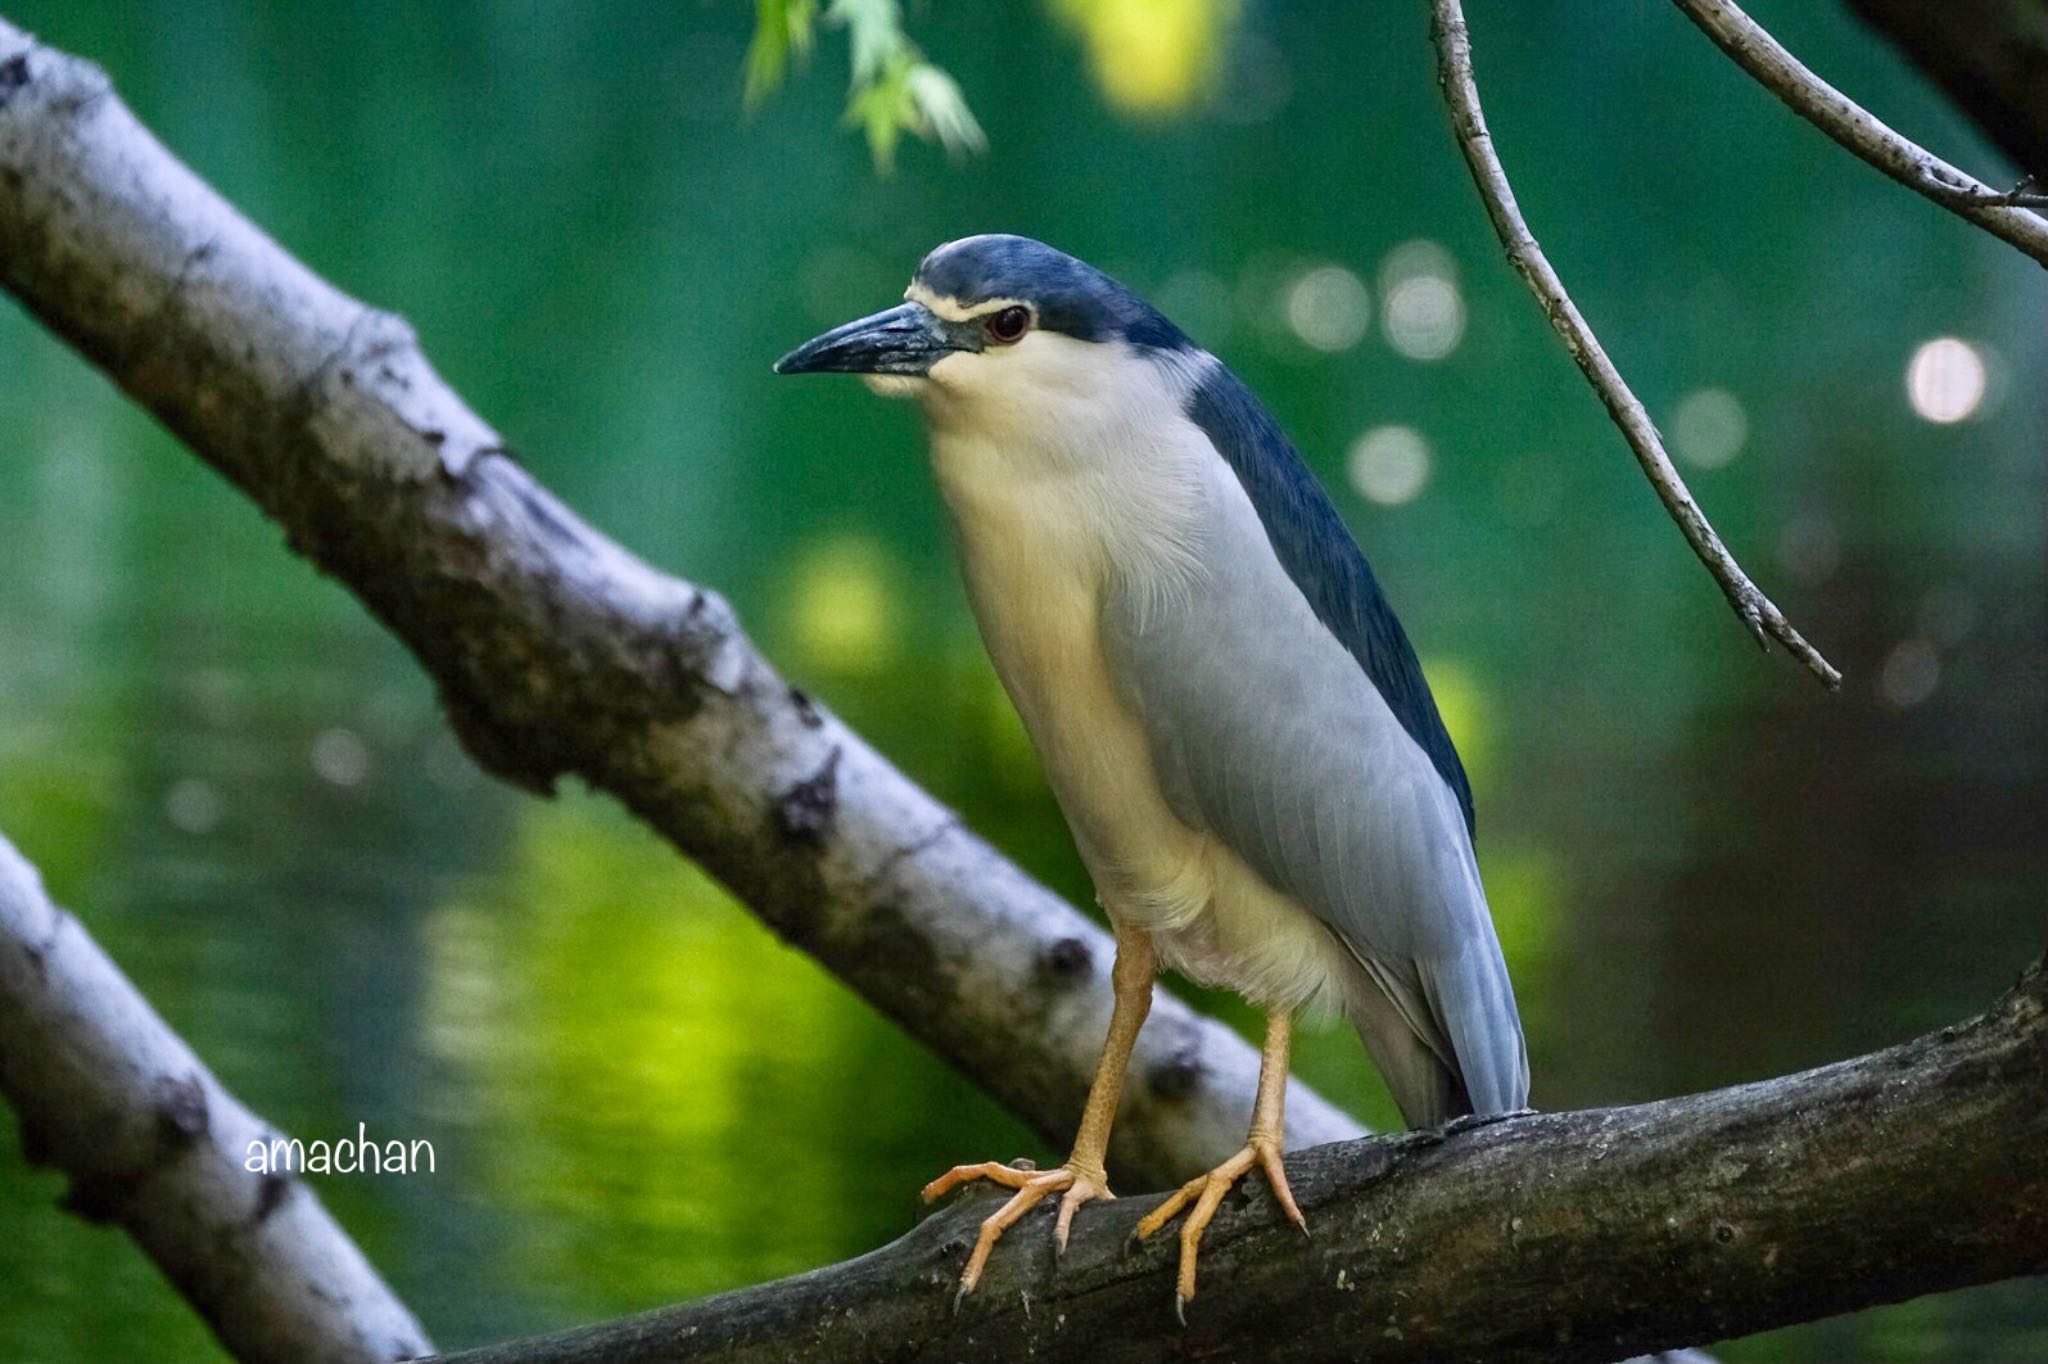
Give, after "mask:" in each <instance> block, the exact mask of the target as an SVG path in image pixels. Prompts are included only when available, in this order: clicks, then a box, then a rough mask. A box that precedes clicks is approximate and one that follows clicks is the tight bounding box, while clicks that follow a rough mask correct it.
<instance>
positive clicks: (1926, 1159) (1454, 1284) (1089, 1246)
mask: <svg viewBox="0 0 2048 1364" xmlns="http://www.w3.org/2000/svg"><path fill="white" fill-rule="evenodd" d="M1287 1167H1288V1177H1289V1179H1290V1181H1291V1182H1292V1183H1293V1185H1294V1191H1295V1194H1296V1196H1297V1197H1298V1198H1299V1199H1300V1200H1301V1205H1302V1208H1303V1210H1304V1211H1305V1212H1306V1213H1307V1214H1308V1219H1309V1226H1310V1228H1311V1230H1312V1232H1313V1239H1308V1240H1305V1239H1304V1238H1303V1237H1302V1236H1301V1234H1300V1233H1299V1232H1297V1231H1296V1230H1295V1229H1294V1228H1293V1227H1292V1226H1291V1225H1289V1223H1288V1222H1287V1220H1286V1219H1285V1218H1284V1217H1282V1216H1281V1215H1280V1213H1279V1210H1278V1209H1277V1208H1276V1207H1275V1206H1274V1204H1273V1201H1272V1198H1271V1196H1270V1195H1269V1194H1268V1193H1266V1192H1265V1190H1264V1187H1263V1186H1262V1185H1258V1186H1255V1188H1256V1192H1254V1193H1253V1194H1252V1195H1251V1196H1250V1197H1249V1198H1246V1197H1241V1196H1240V1197H1235V1198H1233V1200H1232V1205H1231V1206H1229V1207H1228V1208H1227V1209H1226V1211H1225V1212H1224V1214H1223V1215H1222V1216H1220V1217H1219V1218H1218V1219H1217V1221H1216V1222H1215V1223H1214V1224H1213V1225H1212V1226H1211V1227H1210V1229H1209V1233H1208V1237H1207V1239H1206V1240H1205V1241H1204V1243H1203V1244H1204V1249H1203V1252H1202V1272H1203V1282H1204V1283H1205V1284H1208V1285H1213V1287H1209V1288H1205V1289H1204V1291H1203V1293H1202V1296H1201V1297H1199V1298H1198V1299H1196V1300H1195V1301H1194V1302H1193V1303H1192V1304H1190V1305H1189V1312H1188V1327H1187V1329H1186V1330H1185V1331H1183V1330H1181V1329H1180V1328H1178V1327H1177V1326H1176V1325H1175V1323H1174V1318H1173V1272H1174V1248H1173V1246H1172V1245H1171V1238H1163V1239H1164V1240H1166V1241H1167V1244H1150V1245H1145V1246H1142V1247H1134V1246H1131V1245H1129V1244H1127V1238H1128V1237H1129V1235H1130V1233H1131V1228H1132V1227H1133V1225H1135V1224H1136V1222H1137V1220H1138V1218H1139V1217H1140V1216H1142V1215H1143V1214H1144V1212H1145V1211H1146V1210H1147V1208H1148V1207H1150V1206H1151V1205H1152V1204H1153V1203H1154V1202H1156V1201H1157V1200H1156V1199H1152V1198H1145V1199H1124V1200H1121V1201H1119V1202H1116V1203H1114V1204H1109V1205H1106V1206H1104V1207H1101V1208H1091V1209H1089V1215H1088V1216H1085V1217H1082V1218H1081V1219H1079V1220H1078V1221H1076V1223H1075V1228H1074V1239H1073V1242H1072V1244H1071V1245H1070V1246H1069V1247H1068V1250H1067V1253H1066V1255H1065V1257H1064V1258H1063V1259H1060V1260H1055V1259H1054V1257H1053V1253H1052V1245H1051V1233H1050V1229H1049V1222H1048V1221H1047V1219H1045V1218H1043V1217H1037V1218H1036V1220H1034V1221H1033V1222H1031V1223H1027V1224H1026V1225H1025V1226H1024V1227H1021V1228H1019V1229H1018V1230H1017V1231H1013V1232H1012V1233H1011V1234H1010V1238H1009V1239H1008V1240H1006V1241H1005V1242H1004V1243H1003V1247H1002V1249H1001V1250H1000V1251H998V1253H997V1254H996V1256H995V1259H994V1260H993V1261H992V1262H991V1265H990V1271H989V1276H988V1278H987V1280H986V1281H985V1282H984V1284H983V1286H982V1287H981V1288H980V1289H979V1290H977V1292H976V1294H975V1296H974V1297H972V1298H970V1299H968V1300H967V1301H966V1302H965V1303H964V1304H963V1305H962V1307H961V1309H960V1312H959V1315H958V1317H957V1318H955V1317H954V1316H952V1315H951V1314H950V1313H949V1304H950V1303H951V1300H952V1294H951V1291H950V1286H951V1282H952V1276H953V1274H954V1273H955V1272H956V1271H957V1268H958V1265H959V1262H960V1258H961V1255H962V1253H963V1250H964V1247H965V1245H966V1244H967V1243H968V1242H971V1241H972V1240H973V1230H974V1224H975V1220H976V1218H977V1217H979V1216H980V1215H982V1214H984V1213H986V1212H987V1211H988V1210H989V1208H990V1207H991V1206H992V1201H991V1200H988V1199H976V1200H975V1201H973V1202H972V1203H970V1204H967V1205H964V1206H961V1207H956V1208H951V1209H948V1210H946V1211H945V1212H943V1213H941V1214H940V1215H938V1216H935V1217H933V1218H931V1219H929V1220H927V1221H926V1222H925V1223H924V1224H923V1225H921V1226H919V1227H918V1228H917V1229H916V1230H914V1231H912V1232H911V1233H910V1234H909V1235H907V1236H905V1237H904V1238H903V1239H902V1240H900V1241H897V1242H895V1243H894V1244H893V1245H890V1246H888V1247H886V1248H884V1249H882V1250H879V1251H876V1252H875V1253H873V1254H871V1255H867V1256H864V1257H862V1258H861V1259H858V1260H852V1261H849V1262H847V1263H845V1264H842V1265H835V1266H833V1267H831V1268H829V1269H822V1270H818V1271H816V1272H815V1273H811V1274H806V1275H803V1276H801V1277H799V1278H795V1279H788V1280H785V1281H783V1282H781V1283H778V1284H769V1285H765V1286H763V1287H760V1288H752V1289H747V1290H744V1291H742V1292H738V1293H728V1294H724V1295H721V1296H719V1297H714V1298H707V1299H705V1300H703V1301H701V1302H696V1303H690V1304H686V1305H683V1306H680V1307H674V1308H669V1309H666V1310H663V1311H659V1312H651V1313H647V1314H645V1315H642V1316H637V1317H631V1318H627V1319H625V1320H622V1321H618V1322H613V1323H609V1324H606V1325H602V1326H595V1327H589V1328H586V1329H584V1330H580V1331H572V1332H568V1333H566V1334H562V1335H557V1336H549V1337H545V1338H540V1339H534V1340H526V1341H518V1342H514V1343H511V1344H507V1345H501V1346H496V1347H493V1348H489V1349H483V1350H476V1351H472V1352H469V1353H466V1354H461V1355H455V1356H451V1357H450V1360H449V1364H596V1362H597V1361H600V1360H602V1361H604V1362H605V1364H657V1361H682V1360H689V1361H692V1364H769V1361H781V1360H787V1359H794V1358H801V1359H803V1360H805V1361H806V1364H841V1361H844V1362H845V1364H854V1362H855V1361H867V1360H870V1359H874V1358H878V1357H886V1358H888V1359H890V1360H892V1361H897V1364H908V1362H909V1361H917V1360H931V1361H940V1360H947V1361H950V1360H958V1359H976V1360H1024V1359H1029V1360H1032V1361H1035V1362H1036V1364H1058V1362H1059V1361H1069V1360H1070V1361H1077V1362H1078V1364H1117V1361H1139V1360H1148V1361H1149V1360H1157V1359H1160V1358H1166V1357H1173V1358H1182V1357H1185V1358H1199V1359H1258V1360H1260V1361H1262V1364H1310V1362H1311V1361H1317V1362H1320V1361H1339V1360H1343V1361H1351V1360H1359V1359H1372V1360H1374V1361H1388V1362H1389V1364H1391V1362H1392V1361H1410V1360H1412V1361H1418V1364H1419V1362H1420V1361H1429V1364H1455V1361H1463V1360H1472V1361H1480V1360H1484V1361H1489V1364H1516V1362H1517V1361H1527V1362H1528V1364H1537V1362H1538V1361H1541V1364H1568V1362H1569V1361H1598V1360H1604V1359H1611V1358H1612V1357H1613V1356H1614V1355H1616V1354H1619V1353H1622V1352H1623V1351H1626V1350H1636V1349H1650V1348H1657V1347H1660V1346H1667V1345H1674V1344H1679V1343H1683V1342H1686V1341H1693V1340H1714V1339H1719V1338H1722V1337H1727V1336H1734V1335H1741V1334H1746V1333H1748V1332H1752V1331H1759V1330H1764V1329H1766V1328H1769V1327H1773V1326H1782V1325H1786V1324H1789V1323H1792V1322H1798V1321H1807V1320H1811V1319H1813V1318H1816V1317H1821V1316H1827V1315H1830V1314H1833V1313H1837V1312H1845V1311H1849V1310H1852V1309H1855V1308H1860V1307H1867V1306H1870V1305H1872V1304H1875V1303H1881V1302H1891V1301H1896V1300H1899V1299H1902V1298H1908V1297H1912V1296H1915V1295H1917V1294H1921V1293H1927V1292H1931V1291H1934V1290H1937V1289H1946V1288H1956V1287H1961V1286H1963V1285H1965V1284H1972V1283H1981V1282H1985V1281H1988V1280H1993V1279H2001V1278H2007V1277H2010V1276H2014V1275H2021V1274H2033V1273H2039V1272H2041V1271H2042V1270H2044V1269H2048V977H2044V976H2043V974H2042V972H2041V970H2040V968H2039V966H2038V965H2037V966H2036V967H2035V968H2034V969H2032V970H2030V971H2029V972H2028V973H2027V975H2026V976H2025V977H2024V978H2023V979H2022V981H2021V983H2020V985H2019V987H2018V988H2016V989H2015V990H2014V991H2013V992H2012V993H2011V994H2009V995H2008V996H2006V998H2005V999H2003V1000H2002V1001H2000V1002H1999V1003H1998V1004H1997V1005H1996V1006H1995V1007H1994V1008H1993V1009H1992V1010H1991V1012H1990V1013H1988V1014H1987V1015H1985V1016H1984V1017H1983V1018H1980V1019H1978V1020H1976V1021H1974V1022H1972V1023H1969V1024H1965V1025H1963V1026H1961V1027H1957V1028H1948V1029H1944V1030H1943V1031H1941V1032H1940V1033H1937V1034H1934V1035H1932V1036H1928V1037H1923V1038H1921V1039H1919V1040H1918V1041H1915V1042H1909V1043H1906V1044H1905V1045H1903V1046H1899V1047H1894V1048H1892V1049H1890V1050H1888V1051H1882V1052H1878V1053H1875V1054H1874V1055H1870V1056H1866V1057H1862V1058H1860V1059H1858V1060H1854V1061H1845V1062H1842V1063H1840V1064H1838V1065H1832V1066H1827V1067H1823V1068H1822V1069H1819V1070H1813V1071H1808V1072H1806V1073H1804V1074H1801V1075H1793V1076H1788V1077H1786V1078H1783V1079H1778V1080H1770V1081H1766V1082H1764V1083H1761V1084H1753V1085H1743V1086H1740V1087H1738V1088H1735V1089H1725V1090H1719V1091H1716V1092H1714V1093H1709V1094H1697V1095H1692V1096H1690V1097H1687V1098H1682V1099H1669V1100H1665V1101H1663V1102H1659V1103H1651V1104H1642V1105H1639V1106H1637V1107H1633V1108H1618V1109H1606V1110H1596V1111H1591V1112H1581V1113H1550V1114H1526V1115H1519V1116H1515V1117H1510V1118H1506V1119H1497V1120H1492V1121H1485V1120H1481V1121H1478V1122H1474V1121H1473V1120H1471V1119H1466V1120H1463V1121H1461V1122H1459V1123H1454V1124H1453V1125H1452V1126H1451V1128H1450V1129H1449V1130H1448V1132H1445V1131H1436V1132H1424V1133H1410V1134H1408V1135H1406V1136H1402V1137H1383V1138H1376V1139H1372V1140H1367V1141H1358V1142H1350V1143H1345V1144H1343V1145H1339V1146H1331V1147H1324V1148H1322V1149H1320V1150H1315V1151H1309V1152H1304V1153H1301V1154H1299V1155H1296V1156H1292V1157H1290V1158H1289V1159H1288V1162H1287ZM881 1342H886V1343H887V1349H886V1350H882V1351H878V1350H877V1348H876V1347H877V1345H878V1343H881Z"/></svg>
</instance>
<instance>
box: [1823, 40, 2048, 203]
mask: <svg viewBox="0 0 2048 1364" xmlns="http://www.w3.org/2000/svg"><path fill="white" fill-rule="evenodd" d="M1849 8H1850V9H1852V10H1854V11H1855V12H1856V13H1857V15H1858V16H1860V17H1861V18H1862V19H1863V20H1864V22H1866V23H1868V24H1869V25H1870V26H1871V27H1872V28H1874V29H1876V30H1877V31H1878V32H1880V33H1882V34H1884V36H1885V37H1887V38H1889V39H1891V41H1892V42H1893V43H1895V44H1897V45H1898V48H1899V50H1900V51H1901V52H1903V53H1905V54H1906V56H1907V57H1908V58H1910V59H1911V60H1912V61H1913V62H1914V64H1915V65H1917V66H1919V67H1920V69H1921V70H1923V71H1925V72H1926V73H1927V74H1928V75H1929V76H1932V77H1933V78H1934V80H1935V81H1936V82H1937V83H1938V84H1939V85H1940V86H1941V88H1942V89H1943V90H1945V91H1947V92H1948V95H1949V98H1951V99H1953V100H1954V101H1955V102H1956V103H1957V104H1958V105H1959V106H1961V108H1962V110H1963V112H1964V113H1966V114H1968V115H1969V116H1970V117H1971V118H1973V119H1975V120H1976V121H1977V126H1978V127H1980V128H1982V129H1983V130H1984V133H1985V135H1986V136H1988V137H1989V138H1990V139H1991V140H1992V141H1993V142H1995V143H1997V144H1998V145H1999V146H2000V147H2002V148H2004V149H2005V154H2006V155H2007V156H2010V157H2011V158H2012V160H2013V164H2014V165H2016V166H2018V167H2019V168H2020V170H2021V171H2023V172H2030V173H2032V174H2034V175H2037V176H2048V0H1942V3H1941V4H1939V5H1930V4H1928V3H1927V0H1849Z"/></svg>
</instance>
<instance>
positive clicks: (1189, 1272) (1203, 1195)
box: [1136, 1136, 1308, 1324]
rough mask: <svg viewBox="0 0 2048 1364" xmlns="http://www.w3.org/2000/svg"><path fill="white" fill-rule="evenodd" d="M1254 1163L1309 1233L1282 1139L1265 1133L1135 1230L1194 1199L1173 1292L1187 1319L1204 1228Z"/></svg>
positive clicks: (1143, 1231) (1159, 1222)
mask: <svg viewBox="0 0 2048 1364" xmlns="http://www.w3.org/2000/svg"><path fill="white" fill-rule="evenodd" d="M1254 1165H1256V1166H1258V1167H1259V1168H1260V1169H1262V1170H1264V1171H1265V1172H1266V1179H1267V1181H1268V1182H1269V1183H1271V1184H1272V1186H1273V1197H1274V1198H1276V1199H1278V1200H1279V1201H1280V1207H1281V1209H1282V1210H1283V1211H1285V1212H1286V1214H1287V1215H1288V1216H1289V1217H1290V1218H1292V1219H1293V1220H1294V1225H1295V1226H1297V1227H1300V1228H1301V1230H1302V1232H1303V1233H1304V1234H1306V1233H1307V1231H1308V1220H1307V1219H1306V1218H1304V1217H1303V1216H1302V1215H1301V1209H1300V1208H1299V1207H1298V1206H1296V1204H1295V1202H1294V1191H1293V1190H1292V1189H1290V1188H1288V1187H1287V1171H1286V1170H1284V1169H1282V1168H1281V1166H1280V1143H1279V1142H1277V1141H1275V1140H1273V1139H1271V1138H1269V1137H1260V1136H1254V1137H1253V1138H1252V1139H1251V1140H1250V1141H1248V1142H1246V1143H1245V1148H1244V1149H1243V1150H1242V1151H1239V1152H1238V1153H1237V1154H1236V1155H1234V1156H1232V1157H1231V1158H1230V1159H1229V1160H1226V1161H1224V1162H1223V1163H1222V1164H1221V1165H1218V1166H1217V1167H1216V1168H1215V1169H1213V1170H1211V1171H1209V1173H1208V1174H1205V1175H1197V1176H1195V1178H1193V1179H1191V1180H1189V1181H1188V1182H1187V1183H1185V1184H1183V1185H1181V1186H1180V1188H1179V1190H1178V1191H1177V1192H1175V1193H1174V1194H1173V1196H1172V1197H1170V1198H1168V1199H1167V1200H1166V1201H1165V1202H1164V1203H1161V1204H1160V1205H1159V1206H1158V1207H1156V1208H1154V1209H1153V1210H1152V1211H1151V1212H1149V1213H1147V1214H1146V1215H1145V1220H1144V1221H1142V1222H1140V1223H1138V1229H1137V1232H1136V1235H1137V1236H1138V1237H1139V1238H1140V1239H1143V1238H1144V1237H1147V1236H1150V1235H1151V1234H1152V1233H1153V1232H1155V1231H1158V1230H1159V1229H1160V1228H1161V1227H1163V1226H1165V1225H1166V1224H1167V1223H1168V1222H1171V1221H1172V1220H1173V1219H1174V1216H1175V1214H1177V1213H1179V1212H1180V1210H1181V1209H1182V1208H1185V1207H1186V1206H1187V1205H1188V1204H1189V1203H1193V1204H1194V1205H1195V1210H1194V1211H1193V1212H1191V1213H1189V1214H1188V1220H1187V1221H1185V1222H1183V1223H1181V1228H1180V1282H1179V1283H1178V1284H1177V1285H1175V1289H1174V1295H1173V1309H1174V1311H1175V1312H1177V1313H1179V1314H1180V1317H1181V1321H1182V1323H1183V1324H1185V1323H1186V1321H1187V1305H1188V1303H1190V1302H1191V1301H1193V1300H1194V1296H1195V1258H1196V1256H1197V1254H1198V1253H1199V1252H1200V1250H1201V1246H1202V1233H1203V1232H1204V1231H1206V1230H1208V1227H1209V1223H1210V1221H1211V1220H1212V1219H1213V1218H1214V1217H1215V1216H1216V1209H1217V1207H1218V1206H1219V1205H1221V1203H1222V1202H1223V1195H1225V1194H1227V1193H1229V1192H1230V1187H1231V1185H1233V1184H1235V1183H1237V1181H1238V1180H1240V1179H1242V1178H1244V1176H1245V1174H1246V1173H1247V1172H1248V1171H1250V1169H1251V1168H1252V1166H1254Z"/></svg>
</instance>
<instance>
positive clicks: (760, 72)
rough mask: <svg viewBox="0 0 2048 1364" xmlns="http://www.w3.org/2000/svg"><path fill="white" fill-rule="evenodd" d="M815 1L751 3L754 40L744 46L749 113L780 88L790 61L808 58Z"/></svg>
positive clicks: (746, 101)
mask: <svg viewBox="0 0 2048 1364" xmlns="http://www.w3.org/2000/svg"><path fill="white" fill-rule="evenodd" d="M817 16H818V0H754V40H753V41H752V42H751V43H749V44H748V45H747V83H746V93H745V95H744V96H743V100H744V102H745V105H746V107H747V108H748V109H758V108H759V107H760V106H761V102H762V101H763V100H765V99H767V98H768V96H769V95H771V94H773V93H775V91H776V90H777V89H778V88H779V87H780V86H781V85H782V79H783V77H784V76H785V75H787V74H788V71H789V63H790V59H791V58H792V57H794V58H796V60H798V61H802V60H803V59H804V58H806V57H808V56H810V52H811V43H812V40H813V39H814V37H815V36H816V19H817Z"/></svg>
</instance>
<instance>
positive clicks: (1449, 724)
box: [1422, 658, 1493, 791]
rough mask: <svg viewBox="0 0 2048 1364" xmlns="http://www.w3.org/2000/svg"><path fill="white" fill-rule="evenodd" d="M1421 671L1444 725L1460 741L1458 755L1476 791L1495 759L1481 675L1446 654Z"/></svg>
mask: <svg viewBox="0 0 2048 1364" xmlns="http://www.w3.org/2000/svg"><path fill="white" fill-rule="evenodd" d="M1422 671H1423V674H1424V676H1425V677H1427V678H1428V680H1429V689H1430V691H1431V692H1432V693H1434V694H1435V696H1436V708H1437V712H1438V713H1439V714H1440V715H1442V716H1443V717H1444V728H1445V729H1447V730H1449V731H1450V732H1451V742H1452V743H1454V744H1456V745H1457V747H1458V756H1459V758H1461V759H1463V760H1464V763H1465V775H1466V777H1467V778H1469V779H1470V780H1471V783H1472V789H1473V790H1474V791H1477V790H1478V789H1479V788H1480V787H1481V786H1482V785H1484V783H1485V781H1486V778H1487V775H1488V774H1489V773H1490V771H1491V769H1492V759H1493V724H1492V719H1491V717H1490V716H1489V715H1488V714H1487V709H1486V696H1485V694H1484V693H1482V692H1481V691H1480V690H1479V679H1478V678H1476V677H1474V676H1473V675H1472V674H1471V672H1470V671H1468V670H1467V669H1466V668H1465V667H1464V666H1463V665H1462V664H1459V663H1454V662H1452V661H1451V660H1449V659H1444V658H1438V659H1432V660H1430V661H1429V662H1427V663H1425V664H1424V665H1423V667H1422Z"/></svg>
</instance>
